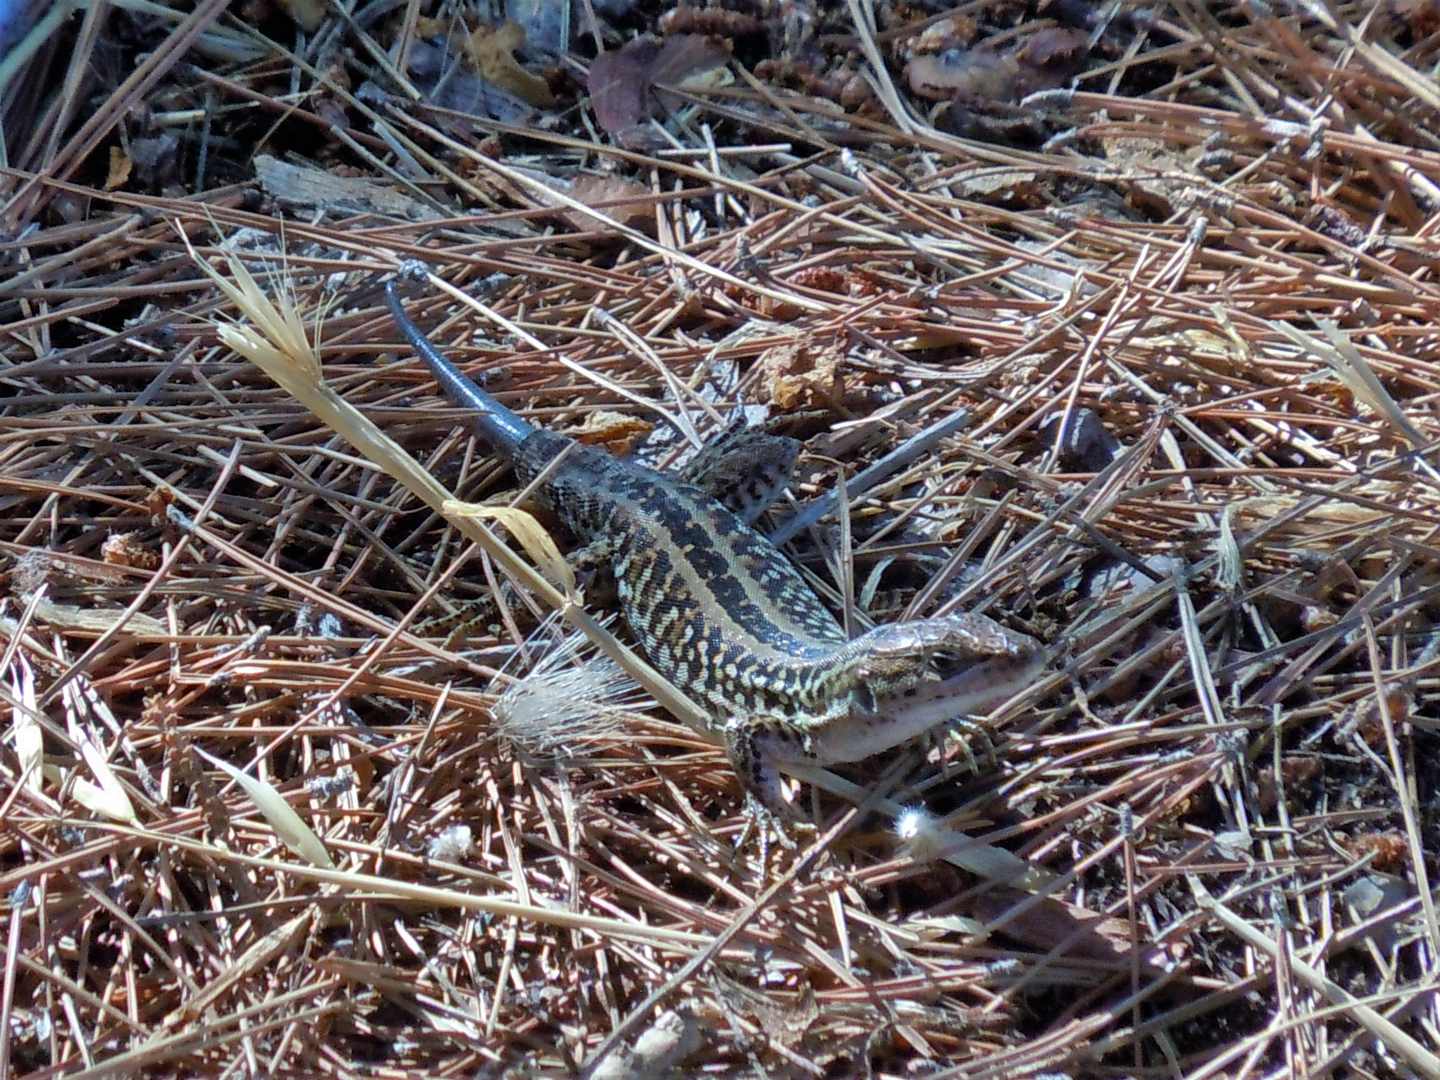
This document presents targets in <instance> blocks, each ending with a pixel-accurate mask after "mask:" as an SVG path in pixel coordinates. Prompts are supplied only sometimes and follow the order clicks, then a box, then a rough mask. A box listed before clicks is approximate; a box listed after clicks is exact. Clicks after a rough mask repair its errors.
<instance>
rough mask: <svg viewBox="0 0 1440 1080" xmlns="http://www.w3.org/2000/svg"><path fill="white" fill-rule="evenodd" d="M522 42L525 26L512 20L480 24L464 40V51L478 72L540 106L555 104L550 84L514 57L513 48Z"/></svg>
mask: <svg viewBox="0 0 1440 1080" xmlns="http://www.w3.org/2000/svg"><path fill="white" fill-rule="evenodd" d="M524 44H525V29H524V27H522V26H520V25H518V24H517V23H513V22H505V23H501V24H500V25H499V26H482V27H480V28H479V29H478V30H476V31H475V32H474V33H473V34H471V35H470V37H469V38H468V39H467V40H466V42H465V51H466V52H467V53H468V54H469V55H470V61H471V63H473V64H474V65H475V67H476V69H477V70H478V71H479V72H480V74H481V75H483V76H485V78H487V79H489V80H490V81H491V82H493V83H494V84H495V85H496V86H498V87H500V88H501V89H503V90H508V91H509V92H510V93H512V94H514V95H515V96H516V97H518V98H519V99H520V100H522V101H526V102H529V103H530V104H531V105H534V106H535V107H536V108H539V109H548V108H551V107H552V106H553V105H554V104H555V95H554V94H552V93H551V92H550V84H549V83H547V82H546V81H545V80H544V79H542V78H541V77H540V76H539V75H536V74H535V73H534V72H531V71H527V70H525V68H523V67H521V66H520V62H519V61H518V60H516V59H515V50H516V49H518V48H520V47H521V46H522V45H524Z"/></svg>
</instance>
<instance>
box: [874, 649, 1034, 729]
mask: <svg viewBox="0 0 1440 1080" xmlns="http://www.w3.org/2000/svg"><path fill="white" fill-rule="evenodd" d="M930 661H932V664H930V672H932V677H930V678H926V680H923V681H920V683H916V684H914V685H912V687H907V688H904V690H899V691H893V693H890V694H884V696H880V697H878V700H877V697H876V696H874V694H868V693H865V694H861V696H860V700H858V701H857V704H858V706H860V708H861V711H865V713H870V714H871V716H874V717H881V719H884V720H887V721H891V723H899V724H900V726H904V727H909V726H912V724H914V726H916V727H917V729H920V730H923V729H926V727H930V726H933V724H943V723H946V721H949V720H956V719H959V717H963V716H979V714H984V713H988V711H991V710H992V708H995V707H996V706H1001V704H1004V703H1005V701H1008V700H1009V698H1012V697H1014V696H1015V694H1018V693H1020V691H1021V690H1024V688H1025V685H1027V684H1028V683H1030V681H1031V680H1034V678H1035V677H1037V675H1038V674H1040V672H1041V671H1043V670H1044V668H1045V664H1047V662H1048V655H1047V652H1045V649H1041V648H1035V649H1032V651H1027V652H1017V654H1004V655H991V657H960V655H937V657H932V658H930Z"/></svg>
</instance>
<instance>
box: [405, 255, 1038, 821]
mask: <svg viewBox="0 0 1440 1080" xmlns="http://www.w3.org/2000/svg"><path fill="white" fill-rule="evenodd" d="M386 301H387V303H388V305H389V307H390V311H391V315H392V316H393V318H394V319H395V323H396V325H397V326H398V327H399V328H400V330H401V331H402V333H403V334H404V335H405V337H406V339H407V341H408V342H409V343H410V345H411V347H412V348H414V350H415V351H416V353H417V354H419V356H420V357H421V358H422V359H423V360H425V362H426V364H427V365H428V366H429V368H430V370H431V371H432V373H433V374H434V376H435V377H436V379H437V381H438V382H439V383H440V385H441V387H442V388H443V389H444V391H445V393H446V395H447V396H448V397H450V398H451V400H452V401H454V402H455V403H456V404H457V405H459V406H461V407H463V408H466V409H468V410H470V413H469V419H470V422H471V425H472V427H473V428H474V429H475V431H476V432H477V434H479V435H480V436H481V437H482V438H483V439H484V440H485V441H486V442H488V443H489V444H490V445H491V446H492V447H493V448H494V449H495V450H496V451H497V452H498V453H500V454H501V455H502V456H503V457H504V458H505V459H507V460H508V461H509V462H510V463H511V464H512V466H513V468H514V469H515V471H516V474H517V475H518V477H519V479H520V481H521V483H522V484H524V485H527V486H528V485H529V484H530V483H531V482H532V481H534V480H535V479H536V478H537V477H541V476H543V477H544V479H543V481H542V482H541V483H539V484H538V485H537V488H536V494H537V497H538V498H539V500H540V501H541V502H542V503H543V504H544V505H546V506H547V507H549V508H550V509H551V510H552V511H553V512H554V513H555V515H556V516H557V517H558V518H559V519H560V520H561V521H562V522H563V523H564V525H565V526H566V527H567V528H568V529H569V530H570V531H572V532H573V533H574V534H575V535H576V536H577V537H578V538H580V539H581V540H582V541H586V542H589V543H590V544H591V545H592V548H595V549H597V550H598V552H599V553H600V554H603V555H604V556H606V557H607V558H608V560H609V563H610V567H611V570H612V571H613V573H614V577H615V581H616V586H617V591H618V595H619V600H620V605H621V609H622V611H623V613H624V615H625V618H626V621H627V622H628V623H629V625H630V627H631V629H632V631H633V632H634V634H635V635H636V637H637V638H638V639H639V641H640V645H641V647H642V649H643V650H644V652H645V654H646V656H647V657H648V658H649V660H650V662H651V663H652V664H653V665H654V666H655V667H656V669H657V670H659V671H660V672H661V673H662V674H664V675H665V676H666V678H668V679H670V680H671V681H672V682H673V683H675V685H676V686H678V687H679V688H680V689H681V690H683V691H685V692H686V693H687V694H689V695H690V696H692V697H694V698H697V699H698V700H699V701H700V703H701V704H702V705H703V706H705V707H706V708H707V711H708V712H709V713H710V714H711V716H712V718H713V723H712V728H713V730H714V731H715V732H716V733H718V734H720V735H721V736H722V737H724V738H725V740H726V742H727V745H728V748H729V750H730V754H731V757H732V760H734V762H735V764H736V767H737V770H738V771H739V772H740V775H741V779H742V781H743V782H744V783H745V784H746V787H747V790H748V791H750V792H752V793H754V794H756V795H758V796H759V797H760V798H761V799H762V801H764V802H765V803H766V804H768V805H770V806H771V807H777V806H778V804H779V802H780V793H779V782H778V775H777V774H776V773H775V771H774V766H775V765H776V764H777V763H778V762H783V761H787V760H790V761H794V760H809V761H816V762H820V763H828V762H838V761H854V760H858V759H860V758H862V757H865V756H868V755H869V754H872V753H877V752H879V751H881V750H884V749H888V748H889V747H892V746H895V745H898V744H900V743H901V742H904V741H906V740H907V739H909V738H912V737H914V736H915V735H918V734H921V733H922V732H924V731H926V730H928V729H929V728H930V727H933V726H934V725H935V724H937V723H943V722H945V721H947V720H950V719H954V718H956V717H957V716H963V715H966V714H970V713H975V712H981V711H985V710H988V709H989V708H993V707H994V706H995V705H997V704H999V703H1000V702H1001V701H1004V700H1005V699H1007V698H1009V697H1010V696H1011V695H1012V694H1013V693H1015V692H1016V691H1017V690H1019V689H1020V688H1022V687H1023V686H1024V685H1025V683H1026V682H1027V681H1028V680H1029V679H1030V678H1032V677H1033V676H1034V675H1035V674H1036V673H1038V671H1039V670H1040V669H1041V668H1042V667H1043V666H1044V664H1045V660H1046V657H1045V654H1044V651H1043V650H1042V649H1041V648H1040V647H1039V646H1038V644H1037V643H1036V642H1035V641H1034V640H1033V639H1031V638H1029V637H1026V636H1025V635H1023V634H1016V633H1013V632H1011V631H1009V630H1006V629H1004V628H1003V627H1001V626H999V625H998V624H997V623H994V622H993V621H992V620H990V619H988V618H986V617H984V616H981V615H958V616H950V617H947V618H943V619H924V620H916V621H912V622H904V623H896V624H892V625H889V626H881V627H877V628H875V629H874V630H872V631H870V632H869V633H867V634H865V635H862V636H861V637H859V638H856V639H854V640H853V641H852V640H848V639H847V638H846V636H845V632H844V630H843V629H842V628H841V626H840V624H839V623H838V622H837V621H836V619H835V617H834V616H833V615H832V614H831V613H830V612H829V611H828V610H827V609H826V608H825V606H824V605H823V604H822V603H821V602H820V600H819V599H818V598H817V597H816V596H815V594H814V593H813V592H812V591H811V589H810V588H809V586H808V585H806V583H805V581H804V579H803V578H802V577H801V576H800V574H799V572H798V571H797V570H796V569H795V567H794V566H793V565H792V564H791V563H790V561H789V560H788V559H786V558H785V556H784V555H783V554H781V552H780V551H779V550H778V549H777V548H776V547H775V546H774V545H773V544H771V543H770V541H769V540H767V539H766V538H765V537H764V536H762V535H761V534H760V533H759V532H757V531H756V530H755V529H754V528H752V527H751V525H750V524H749V523H748V522H747V521H746V520H745V519H744V518H742V517H740V516H737V514H735V513H733V512H731V510H729V509H727V508H726V507H725V506H724V505H722V504H721V503H720V502H719V501H717V499H716V498H715V497H714V495H713V494H712V493H710V492H707V491H705V490H703V489H702V488H700V487H697V486H695V485H694V484H690V483H687V482H685V481H684V480H683V479H682V478H678V477H675V476H672V475H669V474H666V473H662V472H659V471H657V470H654V469H650V468H647V467H645V466H642V465H639V464H636V463H633V462H627V461H622V460H620V459H618V458H616V457H614V456H612V455H610V454H608V453H605V452H604V451H602V450H599V449H596V448H593V447H589V446H584V445H581V444H579V443H576V442H575V440H573V439H570V438H568V437H566V436H563V435H559V434H557V433H555V432H551V431H547V430H545V429H543V428H538V427H535V426H534V425H532V424H530V423H528V422H526V421H525V420H523V419H521V418H520V417H519V416H518V415H516V414H515V413H514V412H512V411H511V410H509V409H508V408H506V407H505V406H504V405H502V404H501V403H500V402H499V401H497V400H496V399H495V398H494V397H492V396H491V395H490V394H487V393H486V392H485V391H483V390H481V389H480V388H479V387H478V386H477V385H476V384H475V383H474V382H473V381H471V380H470V379H469V378H467V377H466V376H465V375H464V374H463V373H461V372H460V371H459V369H457V368H456V367H455V366H454V365H453V364H452V363H450V361H449V360H447V359H446V358H445V357H444V356H443V355H441V354H440V352H439V351H438V350H437V349H436V348H435V347H434V345H433V344H432V343H431V342H430V341H429V339H428V338H426V336H425V335H424V334H423V333H422V332H421V331H420V330H419V328H418V327H416V326H415V324H414V323H413V322H412V321H411V320H410V319H409V317H408V316H407V315H406V314H405V311H404V308H403V306H402V304H401V303H400V300H399V297H398V295H397V294H396V292H395V288H394V283H393V282H391V283H388V284H387V285H386ZM787 441H789V440H787ZM793 456H794V454H793V451H792V452H791V453H790V455H789V459H790V461H793ZM557 458H558V459H559V460H558V461H557ZM790 461H786V462H783V463H782V467H783V468H785V469H787V470H788V465H789V463H790ZM731 472H733V470H731ZM753 486H754V488H755V489H756V490H755V492H753V494H763V492H764V490H765V489H774V490H775V491H778V489H779V488H780V487H782V486H783V479H779V480H776V479H773V478H771V479H767V478H764V477H761V478H759V479H758V480H757V482H756V483H755V484H754V485H753ZM761 509H763V507H761ZM755 512H756V513H758V510H757V511H755Z"/></svg>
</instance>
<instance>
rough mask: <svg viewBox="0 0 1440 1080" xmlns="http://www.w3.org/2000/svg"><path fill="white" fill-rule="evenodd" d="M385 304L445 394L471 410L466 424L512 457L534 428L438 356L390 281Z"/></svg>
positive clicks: (386, 286) (438, 351)
mask: <svg viewBox="0 0 1440 1080" xmlns="http://www.w3.org/2000/svg"><path fill="white" fill-rule="evenodd" d="M385 303H386V304H388V305H389V306H390V315H391V317H392V318H394V320H395V325H396V326H398V327H399V328H400V332H401V333H402V334H404V335H405V340H406V341H408V342H410V347H411V348H413V349H414V350H415V352H416V353H417V354H418V355H419V356H420V359H422V360H424V361H425V363H426V364H427V365H428V366H429V368H430V371H431V373H432V374H433V375H434V376H435V381H436V382H438V383H439V384H440V387H441V389H443V390H444V391H445V396H446V397H448V398H449V399H450V400H451V401H453V402H454V403H455V404H456V405H458V406H459V407H460V408H462V409H469V410H470V411H471V416H470V425H471V427H473V428H474V429H475V432H476V434H478V435H479V436H480V437H481V438H482V439H484V440H486V441H487V442H489V443H490V444H491V445H492V446H493V447H494V448H495V449H496V450H498V451H500V452H501V453H502V454H506V455H508V456H511V457H513V456H514V454H515V453H516V451H518V450H519V448H520V444H521V443H522V442H524V441H525V440H526V438H528V437H529V435H530V434H531V433H532V432H533V431H534V430H535V428H534V427H533V426H532V425H531V424H528V423H526V422H525V421H524V420H522V419H520V417H519V416H517V415H516V414H515V413H513V412H511V411H510V410H509V409H507V408H506V407H505V406H504V405H501V404H500V402H498V401H496V400H495V398H493V397H492V396H491V395H489V394H487V393H486V392H485V391H484V390H481V389H480V387H478V386H477V385H475V382H474V380H473V379H471V378H470V377H469V376H467V375H466V374H465V373H464V372H462V371H461V370H460V369H459V368H457V367H456V366H455V365H454V364H452V363H451V362H450V361H449V360H447V359H445V357H443V356H441V355H440V350H439V349H437V348H435V345H434V343H433V342H431V340H430V339H429V338H427V337H426V336H425V334H424V333H423V332H422V331H421V329H420V328H419V327H418V326H416V325H415V324H414V323H413V322H411V321H410V316H408V315H406V314H405V307H404V305H403V304H401V303H400V296H399V294H398V293H397V292H396V291H395V282H393V281H387V282H386V283H385Z"/></svg>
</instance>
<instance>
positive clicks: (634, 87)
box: [587, 34, 730, 145]
mask: <svg viewBox="0 0 1440 1080" xmlns="http://www.w3.org/2000/svg"><path fill="white" fill-rule="evenodd" d="M729 56H730V54H729V52H728V50H726V49H725V48H724V46H723V45H721V44H719V43H717V42H715V41H713V40H712V39H710V38H706V37H701V36H700V35H698V34H680V35H678V36H676V37H670V38H666V39H665V41H664V43H663V44H662V43H660V42H657V41H656V40H655V39H654V38H645V37H642V38H635V39H634V40H633V41H629V42H627V43H626V44H625V45H624V46H623V47H622V48H620V49H615V50H612V51H610V52H605V53H601V54H600V55H599V56H597V57H596V58H595V59H594V60H593V61H592V62H591V64H590V78H589V82H588V84H587V85H588V89H589V91H590V103H591V105H592V106H593V107H594V109H595V119H596V120H597V121H598V122H599V124H600V126H601V127H602V128H604V129H605V130H606V131H607V132H609V133H610V134H611V135H613V136H615V138H616V141H617V142H619V143H621V144H622V145H630V144H632V143H635V142H637V141H641V138H642V137H641V133H640V131H639V128H640V126H641V125H642V124H644V123H645V121H647V120H648V119H650V117H651V115H652V114H653V113H654V112H655V109H656V107H657V106H658V105H659V102H660V99H659V98H658V97H657V96H656V92H655V86H656V84H657V83H658V84H660V85H662V86H676V87H678V86H681V85H683V84H684V83H685V81H686V80H688V79H691V78H694V77H695V76H697V75H700V74H703V73H704V72H707V71H710V70H712V69H714V68H716V67H719V66H720V65H721V64H723V63H725V61H726V60H728V59H729Z"/></svg>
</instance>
